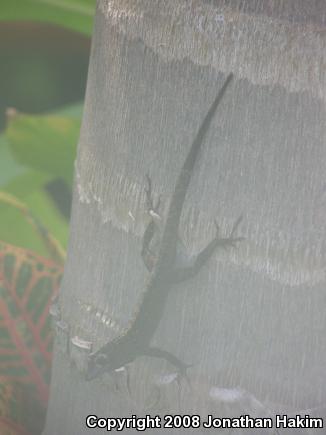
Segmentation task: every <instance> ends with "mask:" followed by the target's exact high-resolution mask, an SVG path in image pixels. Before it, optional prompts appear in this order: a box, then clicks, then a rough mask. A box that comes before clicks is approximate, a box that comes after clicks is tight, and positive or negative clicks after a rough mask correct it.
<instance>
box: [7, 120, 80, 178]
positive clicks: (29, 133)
mask: <svg viewBox="0 0 326 435" xmlns="http://www.w3.org/2000/svg"><path fill="white" fill-rule="evenodd" d="M79 130H80V120H79V118H78V117H65V116H58V115H43V116H40V115H25V114H16V115H13V116H11V117H10V118H9V120H8V125H7V129H6V132H5V135H6V138H7V140H8V144H9V147H10V149H11V151H12V153H13V155H14V157H15V158H16V160H17V161H18V162H19V163H21V164H22V165H24V166H28V167H30V168H33V169H35V170H37V171H42V172H45V173H47V174H51V175H53V176H55V177H61V178H63V179H65V180H66V181H67V182H68V183H69V184H70V185H71V184H72V176H73V162H74V160H75V155H76V146H77V141H78V136H79Z"/></svg>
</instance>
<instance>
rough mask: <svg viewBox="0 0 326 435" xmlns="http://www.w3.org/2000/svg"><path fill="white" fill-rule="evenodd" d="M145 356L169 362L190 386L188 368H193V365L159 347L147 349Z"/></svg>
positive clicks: (144, 352)
mask: <svg viewBox="0 0 326 435" xmlns="http://www.w3.org/2000/svg"><path fill="white" fill-rule="evenodd" d="M143 354H144V355H147V356H150V357H154V358H161V359H164V360H165V361H167V362H169V363H170V364H171V365H173V366H174V367H175V368H176V369H177V370H178V375H179V376H180V377H181V378H185V379H186V380H187V382H188V384H189V385H190V383H189V379H188V377H187V368H188V367H191V364H186V363H184V362H183V361H181V360H180V359H179V358H177V357H176V356H175V355H173V354H172V353H170V352H168V351H167V350H162V349H160V348H158V347H152V346H150V347H147V348H146V349H144V351H143Z"/></svg>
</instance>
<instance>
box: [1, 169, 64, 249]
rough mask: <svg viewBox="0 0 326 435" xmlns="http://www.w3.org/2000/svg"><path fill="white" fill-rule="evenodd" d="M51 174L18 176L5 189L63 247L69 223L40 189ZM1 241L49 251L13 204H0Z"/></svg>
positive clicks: (31, 172) (30, 173)
mask: <svg viewBox="0 0 326 435" xmlns="http://www.w3.org/2000/svg"><path fill="white" fill-rule="evenodd" d="M49 179H50V177H49V176H48V175H46V174H42V173H38V172H36V171H29V172H27V173H25V174H23V175H21V176H17V177H16V178H15V180H14V181H13V182H11V183H10V184H9V185H7V186H6V187H5V189H4V190H5V191H6V192H8V193H11V194H12V195H15V196H16V197H17V198H19V199H21V200H22V201H23V202H24V203H25V204H26V205H27V206H28V208H29V209H30V210H31V212H32V213H33V215H35V216H36V217H37V218H38V219H39V220H40V221H41V222H42V223H43V224H44V225H45V226H46V228H47V229H48V230H49V231H50V232H51V234H53V235H54V236H55V237H56V238H57V239H58V240H59V241H60V242H61V243H62V244H63V245H64V246H65V245H66V243H67V237H68V224H67V222H66V220H65V219H64V218H63V217H62V215H61V213H60V212H59V211H58V210H57V208H56V207H55V205H54V204H53V202H52V201H51V199H50V198H49V197H48V195H47V194H46V192H45V191H44V189H43V186H44V185H45V184H46V183H47V182H48V181H49ZM0 240H4V241H5V242H8V243H11V244H13V245H17V246H21V247H24V248H28V249H31V250H33V251H35V252H38V253H39V254H40V255H44V256H46V257H48V256H49V253H48V251H47V249H46V247H45V246H44V244H43V242H42V241H41V238H40V237H39V236H38V235H37V234H36V232H35V231H34V229H33V228H32V227H31V225H30V224H29V223H28V221H27V220H26V219H24V217H23V216H22V214H21V212H20V211H19V210H17V209H16V208H15V207H10V206H9V205H7V204H2V203H0Z"/></svg>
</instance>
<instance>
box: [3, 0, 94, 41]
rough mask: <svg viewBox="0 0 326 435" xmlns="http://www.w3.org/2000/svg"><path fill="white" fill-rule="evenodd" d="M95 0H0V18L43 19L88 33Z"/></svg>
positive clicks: (90, 31) (91, 22)
mask: <svg viewBox="0 0 326 435" xmlns="http://www.w3.org/2000/svg"><path fill="white" fill-rule="evenodd" d="M95 4H96V0H1V7H0V20H6V21H9V20H15V21H17V20H33V21H45V22H49V23H53V24H58V25H60V26H63V27H66V28H68V29H71V30H76V31H78V32H81V33H85V34H87V35H90V34H91V33H92V28H93V16H94V12H95Z"/></svg>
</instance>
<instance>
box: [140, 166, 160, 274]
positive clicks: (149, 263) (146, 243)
mask: <svg viewBox="0 0 326 435" xmlns="http://www.w3.org/2000/svg"><path fill="white" fill-rule="evenodd" d="M146 180H147V187H146V189H145V193H146V207H147V212H148V214H149V215H150V216H151V220H150V222H149V224H148V225H147V227H146V230H145V233H144V235H143V243H142V249H141V256H142V259H143V262H144V264H145V266H146V268H147V270H148V271H149V272H150V271H151V270H152V269H153V266H154V263H155V253H153V252H152V250H151V249H150V244H151V242H152V240H153V237H154V235H155V232H157V231H158V228H157V224H156V222H155V220H156V219H157V220H158V219H160V215H159V214H158V211H159V208H160V203H161V198H160V197H159V198H158V200H157V203H156V204H154V201H153V198H152V181H151V179H150V177H149V175H148V174H147V175H146Z"/></svg>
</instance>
